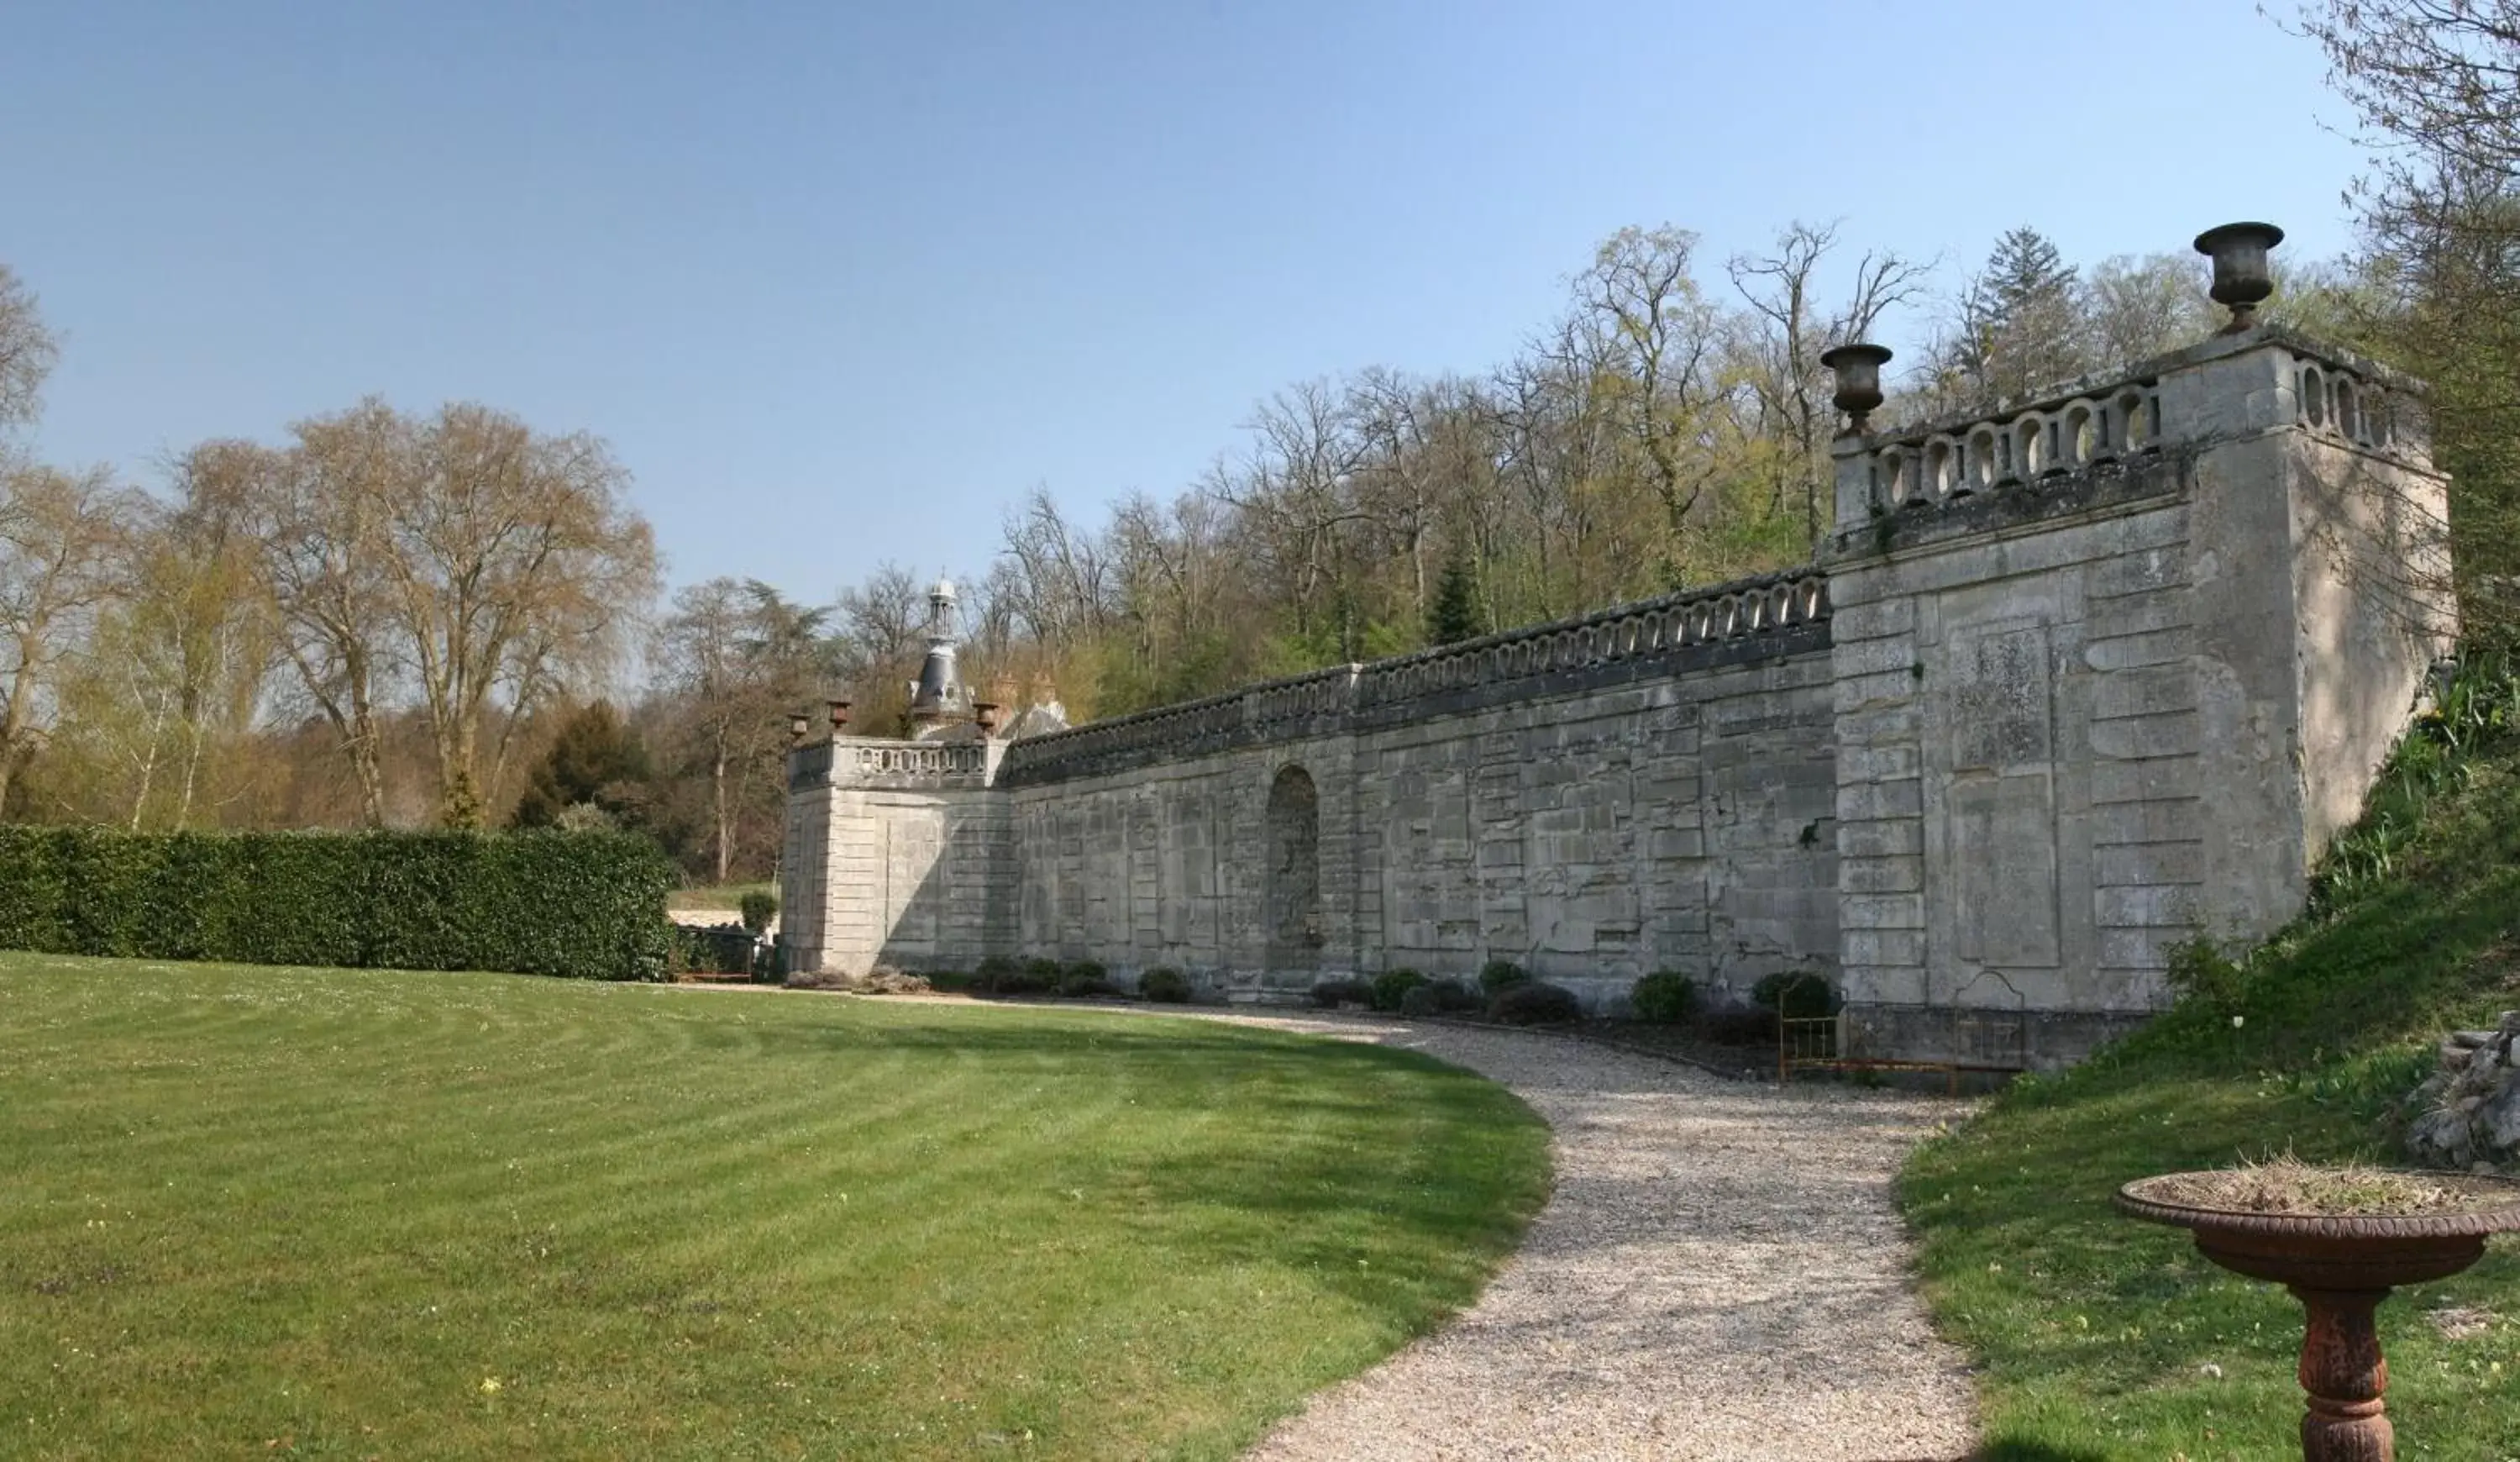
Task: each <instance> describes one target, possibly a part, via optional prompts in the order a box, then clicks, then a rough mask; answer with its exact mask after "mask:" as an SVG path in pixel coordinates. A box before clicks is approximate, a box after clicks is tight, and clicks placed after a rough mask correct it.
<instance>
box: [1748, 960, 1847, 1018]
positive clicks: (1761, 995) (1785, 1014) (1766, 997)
mask: <svg viewBox="0 0 2520 1462" xmlns="http://www.w3.org/2000/svg"><path fill="white" fill-rule="evenodd" d="M1750 1003H1751V1004H1753V1005H1756V1006H1758V1007H1759V1008H1760V1009H1762V1010H1770V1011H1774V1012H1776V1014H1777V1015H1778V1017H1779V1018H1781V1019H1783V1020H1788V1021H1817V1020H1821V1019H1823V1018H1824V1017H1827V1016H1833V1015H1835V1014H1837V1007H1838V1003H1839V1002H1838V998H1837V989H1836V987H1835V986H1833V985H1831V984H1830V983H1829V982H1828V981H1827V980H1826V979H1825V978H1823V977H1822V976H1819V975H1816V974H1814V973H1812V972H1811V971H1809V970H1779V971H1778V972H1777V973H1776V974H1774V975H1766V976H1762V977H1760V980H1759V982H1758V983H1757V984H1754V985H1752V986H1750Z"/></svg>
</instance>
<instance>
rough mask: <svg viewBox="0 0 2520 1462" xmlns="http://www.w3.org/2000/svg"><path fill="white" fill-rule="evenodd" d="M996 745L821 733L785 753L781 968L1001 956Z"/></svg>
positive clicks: (958, 961) (1006, 911)
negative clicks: (820, 738) (818, 739)
mask: <svg viewBox="0 0 2520 1462" xmlns="http://www.w3.org/2000/svg"><path fill="white" fill-rule="evenodd" d="M1005 750H1006V749H1005V746H1004V744H1002V743H983V742H967V743H951V744H934V743H903V742H894V741H877V740H873V739H868V738H834V739H833V740H832V741H830V742H826V743H821V744H818V745H815V746H810V747H804V748H800V749H799V750H797V751H796V752H794V753H791V754H789V756H788V764H787V841H786V844H785V846H784V849H783V851H784V856H783V857H782V859H781V862H780V891H779V902H780V908H781V910H782V911H783V912H782V925H781V931H780V943H781V944H782V946H783V947H784V948H785V949H786V951H787V961H788V967H789V968H790V969H793V970H800V971H832V972H836V973H845V974H850V975H863V974H865V973H866V972H867V971H869V970H871V969H873V968H874V967H875V966H877V965H878V964H890V965H894V966H896V967H900V968H905V969H914V970H915V969H941V968H945V967H948V966H955V965H961V966H968V965H970V964H972V963H976V962H977V961H978V960H980V959H982V958H985V957H987V956H988V955H991V954H1012V953H1013V952H1014V950H1015V948H1016V945H1017V940H1016V937H1015V925H1014V920H1013V917H1012V903H1011V900H1009V899H1008V898H1007V897H1006V896H1005V895H1004V891H1005V890H1006V889H1007V888H1009V887H1010V886H1011V885H1012V882H1013V880H1014V877H1015V873H1016V864H1015V860H1014V853H1015V844H1014V840H1013V838H1012V808H1011V807H1010V806H1009V805H1008V802H1007V800H1006V798H1004V797H1003V796H1001V795H999V794H998V793H996V792H995V791H993V790H992V789H991V787H990V780H991V778H992V777H993V776H994V775H995V773H996V770H997V763H998V761H999V758H1000V757H1002V756H1003V755H1004V754H1005Z"/></svg>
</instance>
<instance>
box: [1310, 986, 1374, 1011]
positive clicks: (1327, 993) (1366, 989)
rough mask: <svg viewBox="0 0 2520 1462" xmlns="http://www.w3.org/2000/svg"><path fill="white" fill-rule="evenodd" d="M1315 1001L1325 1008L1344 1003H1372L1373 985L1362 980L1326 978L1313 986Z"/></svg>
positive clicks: (1336, 1006)
mask: <svg viewBox="0 0 2520 1462" xmlns="http://www.w3.org/2000/svg"><path fill="white" fill-rule="evenodd" d="M1313 1003H1314V1004H1315V1005H1318V1006H1320V1007H1321V1008H1322V1009H1324V1010H1336V1009H1338V1008H1339V1007H1340V1006H1342V1005H1372V1004H1373V986H1372V985H1370V984H1368V983H1366V982H1364V981H1362V980H1325V981H1323V982H1320V983H1318V984H1316V985H1314V986H1313Z"/></svg>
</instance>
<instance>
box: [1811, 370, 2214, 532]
mask: <svg viewBox="0 0 2520 1462" xmlns="http://www.w3.org/2000/svg"><path fill="white" fill-rule="evenodd" d="M2161 408H2162V401H2161V382H2160V380H2159V378H2158V377H2136V378H2133V379H2130V380H2124V381H2117V382H2112V383H2108V384H2105V385H2100V386H2096V387H2092V388H2085V389H2079V390H2071V389H2070V388H2069V393H2067V394H2063V395H2058V396H2053V397H2049V398H2047V399H2044V400H2041V401H2039V402H2037V403H2035V404H2032V405H2028V406H2022V407H2018V408H2013V409H2009V410H2005V411H2003V412H1999V413H1996V414H1994V415H1991V416H1985V417H1978V418H1973V419H1972V418H1960V419H1956V420H1947V421H1943V422H1938V423H1935V424H1933V425H1930V426H1926V427H1922V428H1917V429H1912V430H1909V431H1905V432H1900V433H1897V434H1879V435H1875V436H1871V437H1867V438H1864V439H1863V442H1862V449H1861V454H1860V463H1859V467H1860V474H1861V482H1862V491H1863V496H1862V504H1863V506H1864V507H1865V508H1866V510H1867V511H1869V510H1870V509H1872V508H1874V507H1879V508H1881V509H1884V510H1896V509H1900V508H1913V507H1928V506H1934V505H1938V504H1942V503H1949V502H1957V501H1959V500H1960V499H1963V498H1967V497H1970V496H1972V495H1974V494H1977V493H1982V492H1993V491H1995V490H1996V489H1998V488H2003V487H2019V486H2026V485H2030V484H2033V483H2037V482H2039V481H2042V480H2046V479H2049V478H2059V477H2065V476H2068V475H2070V474H2073V473H2079V472H2083V471H2085V470H2087V469H2090V468H2093V467H2097V466H2100V465H2102V464H2104V463H2119V462H2128V461H2131V460H2133V459H2135V458H2137V457H2139V456H2143V455H2145V454H2147V453H2151V452H2155V451H2158V450H2160V448H2161V446H2162V444H2163V442H2164V440H2165V439H2166V438H2165V434H2164V431H2163V425H2162V409H2161ZM1840 471H1841V474H1843V473H1844V466H1843V465H1841V468H1840Z"/></svg>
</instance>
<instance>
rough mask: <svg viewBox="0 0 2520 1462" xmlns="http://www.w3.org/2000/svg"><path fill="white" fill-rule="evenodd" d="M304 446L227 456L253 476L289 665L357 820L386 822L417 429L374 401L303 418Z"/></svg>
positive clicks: (229, 451) (253, 501) (256, 529)
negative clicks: (353, 788)
mask: <svg viewBox="0 0 2520 1462" xmlns="http://www.w3.org/2000/svg"><path fill="white" fill-rule="evenodd" d="M291 430H292V432H293V434H294V435H295V437H296V440H295V443H294V444H293V446H292V447H291V448H289V449H288V450H286V451H264V450H263V449H260V448H256V447H253V446H252V445H251V444H249V443H232V444H227V445H226V446H223V447H222V449H221V450H222V456H223V460H224V461H225V462H226V464H227V466H228V469H229V470H230V471H234V472H237V473H240V474H244V475H245V478H246V487H245V492H246V502H247V504H248V508H247V513H248V519H247V521H248V524H249V525H250V528H251V531H252V533H253V535H254V537H255V538H256V539H257V540H258V541H259V542H260V543H261V545H262V570H263V579H264V583H265V585H266V586H267V588H268V590H269V592H270V595H271V602H272V605H273V608H274V611H275V612H276V614H277V616H278V617H279V621H280V643H281V653H282V657H283V658H284V659H285V660H287V661H288V662H289V664H290V666H291V667H292V668H293V669H294V670H295V671H296V680H297V686H298V689H299V690H300V691H301V692H302V693H303V694H304V695H305V697H306V699H307V700H308V701H311V702H312V703H313V704H314V706H315V708H316V709H317V710H319V711H320V712H322V714H323V717H324V720H325V721H326V722H327V723H328V724H329V725H331V727H332V728H333V733H334V735H335V737H336V738H337V745H338V746H339V748H340V751H341V753H342V754H343V755H344V756H346V757H348V758H349V762H350V770H351V774H352V776H353V777H354V778H355V780H356V781H357V783H358V790H359V817H360V820H361V821H362V822H363V823H365V824H366V825H367V826H369V827H372V828H377V827H382V826H384V822H385V803H384V775H383V771H382V743H381V740H380V736H379V724H378V708H379V697H380V696H381V694H382V692H383V691H384V690H385V688H386V686H387V684H388V677H389V674H390V668H391V661H390V657H391V653H392V652H391V650H390V648H389V646H388V642H387V634H388V627H389V624H390V612H391V608H392V605H391V598H390V592H391V587H392V578H391V573H390V570H389V568H388V564H387V561H388V559H389V558H390V557H391V556H392V554H393V552H394V544H393V540H392V535H391V531H390V527H389V523H388V519H389V512H388V505H389V504H390V503H391V501H392V499H393V497H394V496H395V495H396V494H397V493H399V492H401V491H404V490H406V489H407V487H408V485H409V484H410V483H411V482H412V480H414V478H415V477H416V471H415V469H414V466H413V462H412V459H413V457H414V455H415V452H416V444H415V443H414V442H413V440H412V434H411V431H410V428H409V424H408V423H406V422H405V421H404V420H403V419H402V418H401V417H400V416H399V415H398V414H396V413H395V412H394V410H393V409H392V408H391V407H389V406H387V405H385V403H384V402H382V401H381V400H378V399H376V398H374V397H370V398H369V399H368V400H365V401H362V402H360V403H359V404H358V405H357V406H354V407H352V408H351V409H349V410H348V411H344V412H340V413H337V414H336V415H334V416H329V417H315V418H310V419H309V420H306V421H302V422H299V423H297V424H296V426H295V427H293V428H292V429H291Z"/></svg>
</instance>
